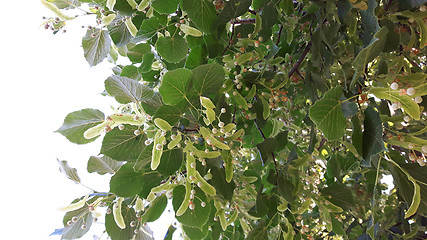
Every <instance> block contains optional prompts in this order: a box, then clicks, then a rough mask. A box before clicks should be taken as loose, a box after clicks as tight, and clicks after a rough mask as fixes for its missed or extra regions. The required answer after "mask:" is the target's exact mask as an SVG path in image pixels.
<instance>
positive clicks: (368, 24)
mask: <svg viewBox="0 0 427 240" xmlns="http://www.w3.org/2000/svg"><path fill="white" fill-rule="evenodd" d="M367 4H368V9H366V10H365V11H363V10H362V11H359V12H360V16H361V20H362V25H363V36H362V39H363V42H364V43H365V45H368V44H369V43H370V42H371V41H372V39H373V37H374V34H375V33H376V32H378V30H379V29H380V26H379V24H378V18H377V16H376V14H375V8H376V7H377V6H378V3H377V1H375V0H368V3H367ZM375 37H377V36H375Z"/></svg>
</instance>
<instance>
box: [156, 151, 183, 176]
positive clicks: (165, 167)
mask: <svg viewBox="0 0 427 240" xmlns="http://www.w3.org/2000/svg"><path fill="white" fill-rule="evenodd" d="M182 160H183V153H182V149H181V148H176V149H172V150H165V151H163V154H162V158H161V160H160V165H159V166H158V167H157V169H156V170H157V171H159V173H161V174H162V175H163V176H165V177H167V176H170V175H173V174H175V173H176V171H178V169H179V168H180V167H181V165H182Z"/></svg>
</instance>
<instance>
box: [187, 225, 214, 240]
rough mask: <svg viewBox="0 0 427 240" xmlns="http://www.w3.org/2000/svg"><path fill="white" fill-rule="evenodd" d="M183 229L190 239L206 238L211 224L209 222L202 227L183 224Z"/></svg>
mask: <svg viewBox="0 0 427 240" xmlns="http://www.w3.org/2000/svg"><path fill="white" fill-rule="evenodd" d="M182 230H183V231H184V232H185V235H187V237H188V238H189V239H206V236H207V235H208V233H209V224H208V223H207V224H205V225H203V227H202V228H201V229H200V228H195V227H190V226H186V225H182Z"/></svg>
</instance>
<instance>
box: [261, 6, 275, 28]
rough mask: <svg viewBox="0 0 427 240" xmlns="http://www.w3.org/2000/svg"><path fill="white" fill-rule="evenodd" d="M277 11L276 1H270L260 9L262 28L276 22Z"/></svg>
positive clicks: (271, 25) (269, 26)
mask: <svg viewBox="0 0 427 240" xmlns="http://www.w3.org/2000/svg"><path fill="white" fill-rule="evenodd" d="M277 17H278V12H277V10H276V1H270V2H269V3H267V5H266V6H265V7H264V9H263V10H262V14H261V18H262V28H265V29H267V28H271V27H273V26H274V24H276V23H277Z"/></svg>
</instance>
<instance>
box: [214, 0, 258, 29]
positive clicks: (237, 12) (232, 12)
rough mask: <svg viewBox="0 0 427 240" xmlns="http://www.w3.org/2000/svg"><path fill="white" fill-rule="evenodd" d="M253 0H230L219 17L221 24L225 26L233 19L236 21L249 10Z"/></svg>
mask: <svg viewBox="0 0 427 240" xmlns="http://www.w3.org/2000/svg"><path fill="white" fill-rule="evenodd" d="M251 4H252V0H230V1H227V2H226V3H225V6H224V9H223V10H222V11H221V13H220V14H219V16H218V20H219V23H220V24H225V23H227V22H228V21H230V20H231V19H235V18H237V17H239V16H241V15H243V14H244V13H246V12H247V11H248V10H249V7H250V6H251Z"/></svg>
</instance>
